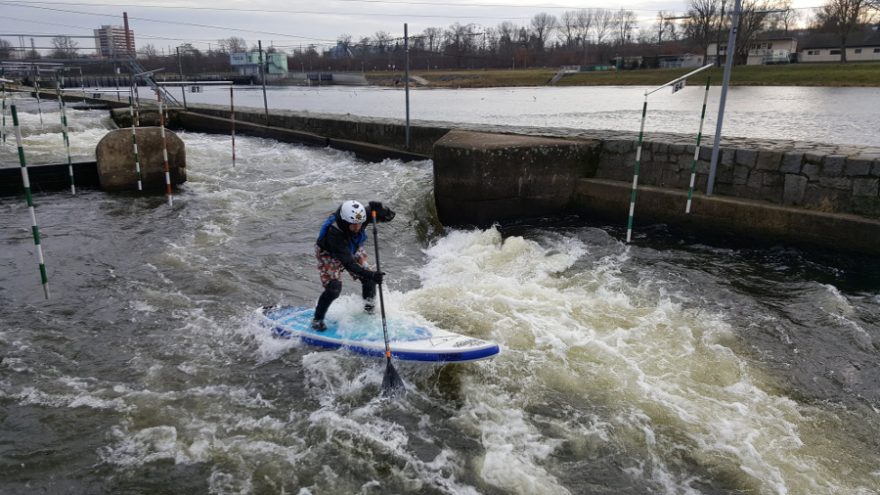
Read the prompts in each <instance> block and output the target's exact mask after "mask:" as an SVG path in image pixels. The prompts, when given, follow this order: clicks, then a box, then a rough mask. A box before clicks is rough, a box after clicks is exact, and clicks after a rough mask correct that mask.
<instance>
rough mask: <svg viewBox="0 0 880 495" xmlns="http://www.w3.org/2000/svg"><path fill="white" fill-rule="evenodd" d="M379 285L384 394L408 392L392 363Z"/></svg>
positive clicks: (375, 235)
mask: <svg viewBox="0 0 880 495" xmlns="http://www.w3.org/2000/svg"><path fill="white" fill-rule="evenodd" d="M372 215H373V244H374V245H375V246H376V271H377V272H381V271H382V267H381V265H380V263H379V230H378V229H377V227H376V224H377V223H379V222H378V220H376V210H372ZM377 285H378V286H379V309H380V311H381V312H382V335H383V336H384V337H385V360H386V361H385V376H384V377H383V378H382V395H384V396H386V397H390V396H395V395H397V394H400V393H403V392H406V388H405V387H404V385H403V380H401V379H400V375H398V374H397V370H395V369H394V365H393V364H391V346H390V345H389V344H388V323H387V321H386V319H385V298H384V296H383V295H382V284H381V283H380V284H377Z"/></svg>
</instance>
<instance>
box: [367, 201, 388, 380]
mask: <svg viewBox="0 0 880 495" xmlns="http://www.w3.org/2000/svg"><path fill="white" fill-rule="evenodd" d="M372 213H373V245H374V246H376V271H377V272H381V271H382V266H381V265H380V264H379V229H378V228H377V227H376V224H377V223H379V222H378V221H376V210H373V212H372ZM377 285H378V286H379V312H380V313H381V314H382V334H383V335H384V336H385V358H386V359H388V362H389V363H390V362H391V347H390V346H389V345H388V324H387V323H386V321H385V298H384V297H383V295H382V283H381V282H380V283H379V284H377Z"/></svg>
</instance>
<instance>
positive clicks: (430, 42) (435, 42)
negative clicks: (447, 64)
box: [422, 27, 443, 52]
mask: <svg viewBox="0 0 880 495" xmlns="http://www.w3.org/2000/svg"><path fill="white" fill-rule="evenodd" d="M422 36H424V38H425V49H426V50H428V51H429V52H437V51H440V39H441V38H442V36H443V29H441V28H436V27H429V28H427V29H425V30H424V31H422Z"/></svg>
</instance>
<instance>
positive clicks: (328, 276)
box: [315, 246, 370, 287]
mask: <svg viewBox="0 0 880 495" xmlns="http://www.w3.org/2000/svg"><path fill="white" fill-rule="evenodd" d="M315 257H316V258H318V273H320V274H321V285H323V286H325V287H326V286H327V284H328V283H330V281H331V280H340V279H341V278H342V272H343V271H345V267H344V266H342V262H341V261H339V260H338V259H336V258H334V257H333V256H330V253H328V252H327V251H324V250H323V249H321V248H320V247H318V246H315ZM354 261H355V262H356V263H357V264H358V265H361V266H362V267H364V268H367V269H369V268H370V265H369V264H368V263H367V251H366V250H365V249H364V248H363V246H361V247H360V248H358V250H357V252H356V253H355V254H354ZM351 278H353V279H355V280H360V279H359V278H358V277H356V276H355V275H354V274H353V273H352V274H351Z"/></svg>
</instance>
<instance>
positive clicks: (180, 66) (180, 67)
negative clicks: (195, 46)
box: [176, 46, 186, 110]
mask: <svg viewBox="0 0 880 495" xmlns="http://www.w3.org/2000/svg"><path fill="white" fill-rule="evenodd" d="M176 50H177V70H178V72H179V73H180V93H181V94H182V95H183V109H184V110H186V87H185V86H184V85H183V62H182V61H181V60H180V47H179V46H178V47H177V48H176Z"/></svg>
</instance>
